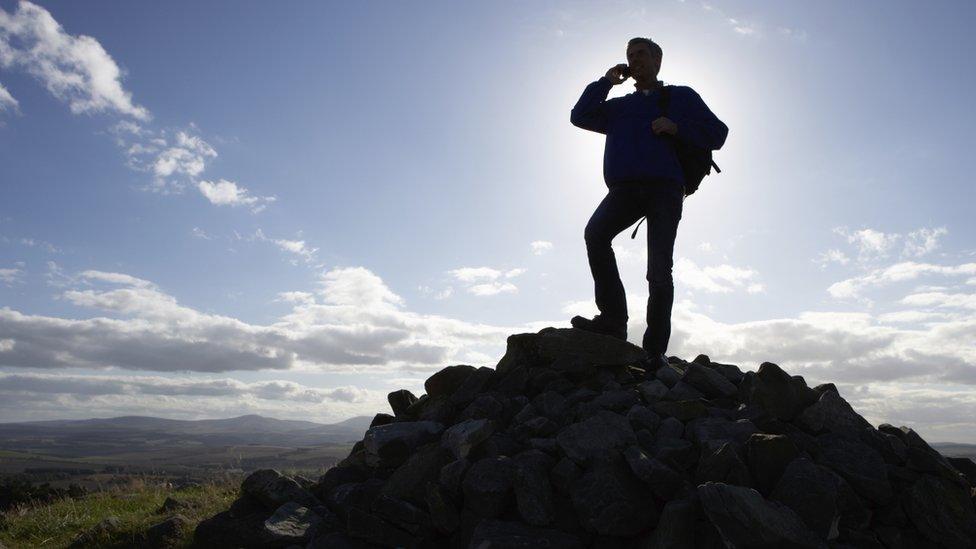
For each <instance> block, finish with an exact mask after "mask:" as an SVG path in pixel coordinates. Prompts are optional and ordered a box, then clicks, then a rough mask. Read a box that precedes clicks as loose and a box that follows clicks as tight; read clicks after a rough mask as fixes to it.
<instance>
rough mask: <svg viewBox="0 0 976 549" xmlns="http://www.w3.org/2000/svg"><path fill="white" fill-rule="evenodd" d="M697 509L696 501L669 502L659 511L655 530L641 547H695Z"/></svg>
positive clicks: (666, 548) (664, 548)
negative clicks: (659, 516)
mask: <svg viewBox="0 0 976 549" xmlns="http://www.w3.org/2000/svg"><path fill="white" fill-rule="evenodd" d="M697 507H698V502H697V500H695V499H691V498H686V499H676V500H673V501H669V502H668V503H667V504H666V505H665V506H664V510H663V511H661V519H660V520H659V521H658V526H657V528H655V529H654V533H653V534H652V535H651V537H650V539H648V540H647V541H646V542H645V543H644V544H643V545H642V547H644V548H646V549H685V548H687V547H695V523H696V522H697V519H698V517H697V514H698V512H697Z"/></svg>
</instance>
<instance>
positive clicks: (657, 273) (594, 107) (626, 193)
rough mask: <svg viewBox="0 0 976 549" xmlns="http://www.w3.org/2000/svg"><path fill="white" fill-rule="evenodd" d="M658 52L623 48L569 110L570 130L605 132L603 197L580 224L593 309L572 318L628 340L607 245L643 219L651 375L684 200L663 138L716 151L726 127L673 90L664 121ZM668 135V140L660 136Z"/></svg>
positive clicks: (683, 91)
mask: <svg viewBox="0 0 976 549" xmlns="http://www.w3.org/2000/svg"><path fill="white" fill-rule="evenodd" d="M662 55H663V52H662V51H661V47H660V46H658V45H657V44H655V43H654V42H653V41H651V40H650V39H648V38H633V39H631V40H630V41H629V42H628V43H627V64H619V65H615V66H613V67H611V68H610V70H608V71H607V74H606V75H605V76H604V77H602V78H600V79H599V80H597V81H596V82H593V83H591V84H590V85H588V86H587V87H586V89H585V90H584V91H583V95H582V97H580V99H579V101H577V103H576V106H575V107H573V110H572V113H571V115H570V121H571V122H572V124H573V125H574V126H577V127H580V128H583V129H586V130H590V131H594V132H599V133H602V134H605V135H606V136H607V138H606V144H605V148H604V153H603V178H604V181H605V182H606V185H607V187H608V189H609V191H608V193H607V196H606V197H604V199H603V201H602V202H600V205H599V206H598V207H597V208H596V211H594V212H593V216H592V217H591V218H590V220H589V222H588V223H587V225H586V231H585V234H584V238H585V240H586V253H587V257H588V260H589V263H590V271H591V272H592V274H593V282H594V287H595V293H596V305H597V308H598V309H599V310H600V314H598V315H596V316H595V317H594V318H593V319H587V318H584V317H580V316H577V317H574V318H573V319H572V325H573V326H574V327H576V328H581V329H584V330H589V331H593V332H598V333H603V334H609V335H612V336H614V337H618V338H620V339H623V340H626V339H627V320H628V315H627V298H626V295H625V292H624V286H623V284H622V283H621V282H620V274H619V273H618V271H617V261H616V258H615V257H614V254H613V248H612V247H611V241H612V240H613V238H614V237H615V236H617V235H618V234H619V233H620V232H621V231H623V230H624V229H626V228H627V227H629V226H630V225H632V224H634V223H635V222H637V221H638V220H639V219H640V218H641V217H644V216H646V217H647V281H648V283H649V288H650V295H649V297H648V299H647V330H646V331H645V332H644V340H643V347H644V350H645V351H647V355H648V358H649V360H650V362H651V364H650V366H651V368H652V369H657V368H658V367H660V366H662V365H666V364H667V357H666V355H665V354H664V353H665V351H666V350H667V347H668V340H669V339H670V337H671V306H672V304H673V302H674V281H673V279H672V277H671V268H672V265H673V257H672V256H673V252H674V239H675V235H676V234H677V230H678V221H679V220H680V219H681V210H682V204H683V202H684V196H685V194H684V175H683V174H682V171H681V165H680V164H679V162H678V158H677V155H676V154H675V151H674V145H673V144H672V143H670V139H679V140H682V141H684V142H686V143H690V144H693V145H695V146H698V147H701V148H705V149H710V150H717V149H720V148H721V147H722V145H723V144H724V143H725V138H726V137H727V136H728V133H729V129H728V127H727V126H726V125H725V124H724V123H722V121H721V120H719V119H718V118H717V117H716V116H715V115H714V114H712V111H711V110H709V108H708V106H706V105H705V103H704V102H703V101H702V99H701V97H700V96H699V95H698V93H696V92H695V91H694V90H693V89H691V88H690V87H687V86H672V87H671V98H670V103H669V105H668V116H666V117H665V116H662V113H661V110H660V106H659V98H660V93H661V88H662V87H663V82H661V81H659V80H658V79H657V75H658V72H659V71H660V70H661V58H662ZM624 69H629V72H630V76H632V77H633V78H634V81H635V83H634V86H635V87H636V88H637V89H636V90H635V91H634V92H633V93H630V94H628V95H625V96H623V97H616V98H613V99H610V100H607V94H609V93H610V89H611V88H612V87H613V86H615V85H617V84H620V83H622V82H623V81H624V80H626V79H627V76H624V73H623V72H622V71H623V70H624ZM666 136H672V137H666Z"/></svg>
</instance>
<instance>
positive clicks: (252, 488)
mask: <svg viewBox="0 0 976 549" xmlns="http://www.w3.org/2000/svg"><path fill="white" fill-rule="evenodd" d="M241 492H243V493H245V494H247V495H249V496H251V497H253V498H254V499H256V500H257V501H260V502H261V503H262V504H263V505H264V506H265V508H266V509H268V510H275V509H277V508H278V507H281V505H282V504H285V503H288V502H289V501H294V502H297V503H300V504H302V505H306V506H308V507H314V506H315V505H319V503H320V502H319V501H318V500H317V499H315V496H313V495H312V494H311V493H309V492H308V491H307V490H305V489H304V488H302V487H301V486H300V485H299V484H298V483H297V482H295V481H294V480H293V479H291V478H288V477H286V476H284V475H282V474H281V473H279V472H278V471H275V470H274V469H261V470H258V471H255V472H253V473H251V474H250V475H248V476H247V478H245V479H244V482H242V483H241Z"/></svg>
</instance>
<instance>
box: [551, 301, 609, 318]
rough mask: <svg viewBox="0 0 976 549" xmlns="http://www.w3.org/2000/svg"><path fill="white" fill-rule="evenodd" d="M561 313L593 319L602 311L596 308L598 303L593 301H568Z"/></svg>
mask: <svg viewBox="0 0 976 549" xmlns="http://www.w3.org/2000/svg"><path fill="white" fill-rule="evenodd" d="M560 311H561V312H562V313H563V314H566V315H572V316H576V315H579V316H585V317H586V318H593V317H594V316H596V315H597V314H598V313H599V312H600V310H599V309H597V308H596V303H594V302H593V300H592V299H582V300H579V301H567V302H565V303H563V306H562V308H561V309H560Z"/></svg>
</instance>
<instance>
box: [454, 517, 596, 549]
mask: <svg viewBox="0 0 976 549" xmlns="http://www.w3.org/2000/svg"><path fill="white" fill-rule="evenodd" d="M470 547H474V548H477V549H535V548H537V547H552V548H557V547H558V548H560V549H563V548H565V549H582V548H583V547H584V546H583V544H582V543H581V542H580V540H579V539H578V538H576V537H575V536H572V535H570V534H566V533H563V532H560V531H558V530H551V529H548V528H536V527H532V526H526V525H524V524H519V523H517V522H503V521H500V520H491V519H488V520H483V521H481V522H479V523H478V526H477V527H476V528H475V529H474V534H473V535H472V536H471V545H470Z"/></svg>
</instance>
